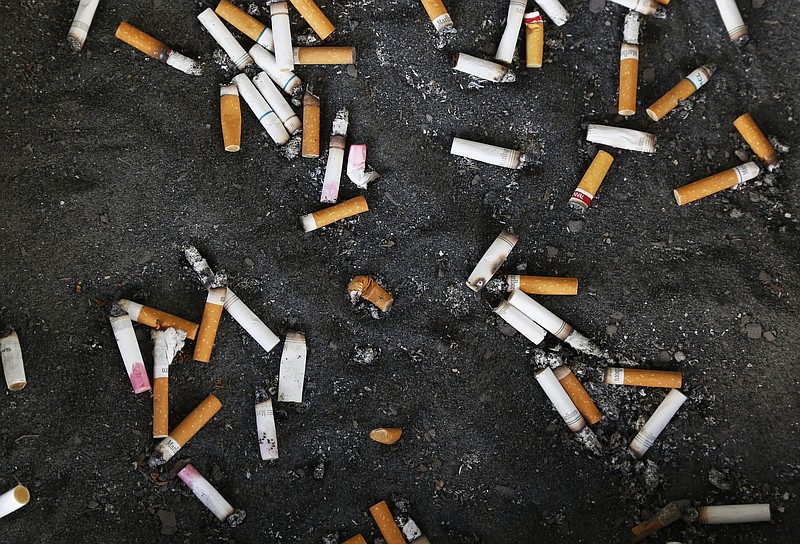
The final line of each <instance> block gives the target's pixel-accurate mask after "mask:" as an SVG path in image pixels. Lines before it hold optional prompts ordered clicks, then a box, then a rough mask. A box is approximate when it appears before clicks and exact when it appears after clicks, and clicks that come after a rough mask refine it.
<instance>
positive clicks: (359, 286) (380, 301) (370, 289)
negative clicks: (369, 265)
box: [347, 276, 394, 312]
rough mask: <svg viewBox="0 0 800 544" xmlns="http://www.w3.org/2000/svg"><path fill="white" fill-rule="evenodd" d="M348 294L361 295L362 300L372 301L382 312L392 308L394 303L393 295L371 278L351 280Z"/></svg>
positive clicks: (348, 285) (363, 277)
mask: <svg viewBox="0 0 800 544" xmlns="http://www.w3.org/2000/svg"><path fill="white" fill-rule="evenodd" d="M347 292H348V293H353V292H358V293H360V295H359V296H361V298H363V299H364V300H368V301H370V302H371V303H373V304H374V305H375V306H377V307H378V308H380V310H381V311H382V312H385V311H387V310H388V309H389V308H391V307H392V303H393V302H394V298H392V295H390V294H389V292H388V291H387V290H386V289H384V288H383V287H381V286H380V285H378V282H376V281H375V280H373V279H372V278H370V277H369V276H356V277H355V278H353V279H352V280H350V283H348V284H347Z"/></svg>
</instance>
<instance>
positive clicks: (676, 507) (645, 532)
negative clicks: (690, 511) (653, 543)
mask: <svg viewBox="0 0 800 544" xmlns="http://www.w3.org/2000/svg"><path fill="white" fill-rule="evenodd" d="M687 508H689V501H687V500H681V501H672V502H671V503H669V504H668V505H666V506H665V507H664V508H662V509H661V510H659V511H658V512H656V514H655V515H654V516H653V517H651V518H650V519H648V520H647V521H645V522H643V523H640V524H639V525H637V526H636V527H631V533H633V544H636V543H637V542H641V541H642V540H644V539H645V538H647V537H648V536H650V535H652V534H653V533H655V532H656V531H658V530H659V529H663V528H664V527H666V526H667V525H669V524H670V523H672V522H673V521H678V520H679V519H681V518H682V517H683V514H684V512H686V510H687Z"/></svg>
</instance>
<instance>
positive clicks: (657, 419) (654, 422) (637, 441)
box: [628, 389, 686, 459]
mask: <svg viewBox="0 0 800 544" xmlns="http://www.w3.org/2000/svg"><path fill="white" fill-rule="evenodd" d="M684 402H686V395H684V394H683V393H681V392H680V391H678V390H677V389H673V390H671V391H670V392H669V394H667V396H666V398H665V399H664V400H663V401H662V402H661V404H660V405H659V406H658V408H656V411H655V412H653V415H652V416H650V419H648V420H647V422H646V423H645V424H644V426H643V427H642V428H641V430H640V431H639V433H638V434H637V435H636V436H635V437H633V440H631V443H630V444H629V445H628V451H629V452H630V453H631V455H633V456H634V457H635V458H637V459H640V458H641V457H643V456H644V454H645V453H647V450H649V449H650V447H651V446H652V445H653V444H654V443H655V441H656V439H657V438H658V436H659V435H660V434H661V432H662V431H663V430H664V429H665V428H666V426H667V425H668V424H669V422H670V420H671V419H672V418H673V416H675V414H676V413H678V409H679V408H680V407H681V406H682V405H683V403H684Z"/></svg>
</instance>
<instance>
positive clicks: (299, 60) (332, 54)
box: [294, 45, 356, 64]
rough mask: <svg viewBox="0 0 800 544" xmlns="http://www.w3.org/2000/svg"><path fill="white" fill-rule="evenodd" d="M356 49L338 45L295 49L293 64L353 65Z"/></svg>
mask: <svg viewBox="0 0 800 544" xmlns="http://www.w3.org/2000/svg"><path fill="white" fill-rule="evenodd" d="M355 62H356V48H355V47H347V46H339V45H318V46H316V47H295V48H294V63H295V64H355Z"/></svg>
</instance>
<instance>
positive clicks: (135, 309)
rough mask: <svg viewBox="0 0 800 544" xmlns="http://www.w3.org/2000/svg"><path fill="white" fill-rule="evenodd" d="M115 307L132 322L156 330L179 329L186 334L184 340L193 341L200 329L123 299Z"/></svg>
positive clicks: (171, 316) (190, 323)
mask: <svg viewBox="0 0 800 544" xmlns="http://www.w3.org/2000/svg"><path fill="white" fill-rule="evenodd" d="M117 306H119V307H120V308H122V309H123V310H124V311H125V312H127V313H128V316H130V318H131V320H132V321H136V322H137V323H141V324H142V325H147V326H148V327H151V328H153V329H158V330H165V329H169V328H170V327H171V328H173V329H181V330H182V331H185V332H186V338H188V339H189V340H194V338H195V336H196V335H197V330H198V329H199V328H200V325H198V324H197V323H192V322H191V321H189V320H187V319H183V318H182V317H177V316H174V315H172V314H168V313H167V312H162V311H161V310H156V309H155V308H151V307H149V306H143V305H142V304H138V303H136V302H132V301H130V300H127V299H124V298H122V299H119V300H118V301H117Z"/></svg>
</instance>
